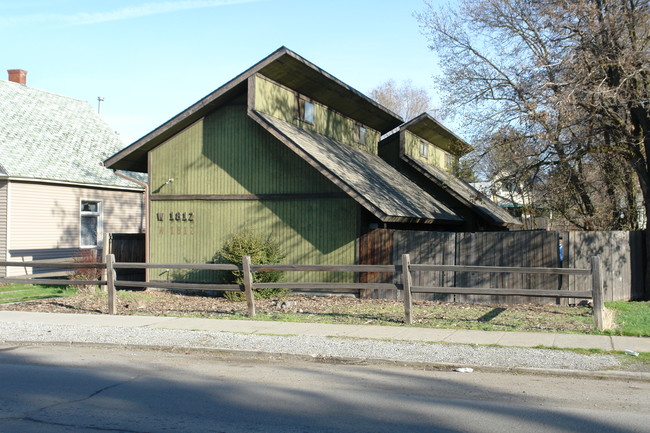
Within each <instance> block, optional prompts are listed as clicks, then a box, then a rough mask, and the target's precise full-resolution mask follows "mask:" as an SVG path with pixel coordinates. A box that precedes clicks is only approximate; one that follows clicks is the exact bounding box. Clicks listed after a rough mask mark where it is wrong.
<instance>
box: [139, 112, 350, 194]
mask: <svg viewBox="0 0 650 433" xmlns="http://www.w3.org/2000/svg"><path fill="white" fill-rule="evenodd" d="M151 158H152V160H151V166H152V169H151V170H150V172H151V189H152V193H153V194H165V195H167V194H175V195H176V194H279V193H309V192H340V190H339V189H338V188H337V187H336V186H335V185H334V184H332V183H331V182H330V181H328V180H327V179H326V178H325V177H323V176H321V175H319V174H318V173H316V172H315V170H314V169H313V168H312V167H311V166H310V165H309V164H307V163H306V162H305V161H303V160H302V159H301V158H300V157H298V156H297V155H296V154H295V153H294V152H293V151H291V150H290V149H288V148H287V147H286V146H285V145H283V144H282V143H280V142H278V141H277V140H275V139H274V138H273V137H272V136H271V135H270V134H269V133H268V132H266V131H264V130H263V129H262V128H261V127H260V126H259V125H257V123H255V122H254V121H253V120H252V119H250V118H249V117H248V116H247V115H246V107H245V106H244V105H233V106H226V107H222V108H221V109H219V110H218V111H216V112H215V113H212V114H210V115H209V116H207V117H205V118H204V119H202V120H201V121H199V122H197V123H195V124H194V125H192V126H190V127H189V128H187V129H185V130H184V131H183V132H181V133H179V134H177V135H176V136H174V137H172V138H171V139H169V140H168V141H167V142H165V143H163V144H161V145H160V146H158V147H157V148H156V149H154V150H153V151H152V152H151ZM168 179H174V180H173V182H171V183H169V184H166V181H167V180H168Z"/></svg>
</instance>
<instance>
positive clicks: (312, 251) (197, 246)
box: [150, 199, 356, 281]
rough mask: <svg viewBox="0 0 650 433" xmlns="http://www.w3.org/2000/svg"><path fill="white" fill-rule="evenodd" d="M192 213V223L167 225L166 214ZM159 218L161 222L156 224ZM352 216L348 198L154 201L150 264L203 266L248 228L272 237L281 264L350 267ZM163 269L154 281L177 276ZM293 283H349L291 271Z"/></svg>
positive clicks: (179, 274)
mask: <svg viewBox="0 0 650 433" xmlns="http://www.w3.org/2000/svg"><path fill="white" fill-rule="evenodd" d="M170 212H171V213H172V215H174V216H175V213H176V212H178V213H181V215H182V213H185V214H186V216H187V215H189V214H190V213H191V214H192V217H191V218H192V220H193V221H182V218H181V220H180V221H176V220H175V218H174V220H171V221H170V218H169V213H170ZM158 214H162V216H163V218H162V221H159V220H158ZM350 215H356V204H355V203H354V202H352V201H351V200H349V199H327V200H322V199H321V200H285V201H280V200H276V201H268V200H267V201H258V200H250V201H248V200H247V201H203V200H192V201H154V202H152V206H151V219H152V221H151V226H150V227H151V261H152V262H158V263H170V262H171V263H174V262H181V263H186V262H187V263H207V262H210V261H211V260H212V259H213V257H214V256H215V254H216V252H217V251H218V250H219V249H220V248H221V246H222V245H223V243H224V242H225V241H226V240H227V239H228V238H229V237H230V236H231V235H232V234H233V233H237V232H239V231H242V230H244V229H251V230H253V231H255V232H257V233H260V234H262V235H264V236H271V237H272V238H273V239H274V240H275V241H277V242H279V244H280V246H281V247H282V248H283V250H284V251H285V252H286V253H287V257H286V259H285V263H307V264H353V263H354V260H355V238H356V225H355V224H353V223H354V221H352V222H351V221H350V218H348V216H350ZM170 272H172V273H171V274H170V273H167V272H166V271H164V270H163V271H161V272H160V273H159V274H158V275H156V271H154V270H152V278H153V279H168V278H174V277H176V278H178V277H182V276H183V275H184V272H179V271H170ZM287 278H288V279H289V278H290V279H291V280H292V281H309V280H311V281H321V280H322V279H329V280H332V279H333V280H337V281H346V280H347V281H350V278H345V277H342V276H336V275H329V274H321V275H314V274H311V275H308V276H306V275H305V274H303V273H295V275H287Z"/></svg>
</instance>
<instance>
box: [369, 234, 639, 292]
mask: <svg viewBox="0 0 650 433" xmlns="http://www.w3.org/2000/svg"><path fill="white" fill-rule="evenodd" d="M560 244H562V250H563V257H562V258H563V260H560V253H559V246H560ZM404 254H409V255H410V256H411V258H412V260H413V261H414V262H417V263H431V264H435V265H454V266H502V267H546V268H567V269H568V268H588V267H589V265H590V260H591V259H590V258H591V257H592V256H599V257H600V258H601V261H602V262H601V263H602V267H603V273H602V278H603V285H604V290H605V300H606V301H615V300H626V301H627V300H635V299H643V298H644V295H645V286H644V263H645V262H644V254H645V252H644V248H643V232H640V231H638V232H574V231H571V232H569V231H567V232H547V231H514V232H480V233H453V232H425V231H406V230H390V229H377V230H373V231H372V232H370V233H368V234H367V235H364V236H363V237H362V238H361V239H360V242H359V257H360V264H366V263H374V264H386V265H387V264H393V263H399V262H400V260H401V257H402V255H404ZM361 278H362V281H363V282H378V283H394V282H396V280H395V275H392V274H390V273H374V274H369V275H362V276H361ZM413 281H414V284H416V285H420V286H425V285H426V286H438V287H457V286H462V287H476V288H479V287H486V288H520V289H541V290H573V291H575V290H581V287H584V286H585V285H587V284H589V281H588V276H584V275H571V274H569V275H566V274H552V275H549V274H538V275H533V274H517V273H476V272H467V273H462V274H461V273H453V272H448V271H443V270H440V271H434V272H418V273H416V274H414V275H413ZM401 295H402V292H400V291H396V290H392V289H384V290H376V291H364V292H362V293H361V296H363V297H373V298H375V297H376V298H388V299H391V298H392V299H399V298H400V297H401ZM416 298H417V299H430V300H440V301H447V302H454V301H457V302H489V303H506V304H512V303H518V302H530V299H529V298H527V297H522V296H519V295H489V296H488V295H473V294H472V295H469V294H459V293H454V294H451V293H435V294H431V293H423V294H419V295H417V296H416ZM553 301H555V299H552V298H538V299H537V301H536V302H538V303H548V302H553ZM573 302H575V300H573V299H570V298H567V299H563V300H562V303H565V304H566V303H573Z"/></svg>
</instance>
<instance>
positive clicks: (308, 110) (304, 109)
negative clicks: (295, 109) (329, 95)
mask: <svg viewBox="0 0 650 433" xmlns="http://www.w3.org/2000/svg"><path fill="white" fill-rule="evenodd" d="M300 120H302V121H303V122H307V123H314V104H313V103H312V102H309V101H307V100H306V99H301V100H300Z"/></svg>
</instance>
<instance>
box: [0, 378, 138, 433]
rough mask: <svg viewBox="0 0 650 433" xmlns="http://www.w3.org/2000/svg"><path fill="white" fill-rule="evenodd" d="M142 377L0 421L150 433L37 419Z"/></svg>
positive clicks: (2, 418)
mask: <svg viewBox="0 0 650 433" xmlns="http://www.w3.org/2000/svg"><path fill="white" fill-rule="evenodd" d="M140 377H141V375H138V376H134V377H131V378H129V379H128V380H123V381H121V382H118V383H114V384H112V385H108V386H105V387H103V388H101V389H98V390H97V391H95V392H93V393H92V394H90V395H88V396H86V397H83V398H78V399H76V400H67V401H60V402H57V403H52V404H50V405H47V406H43V407H40V408H38V409H33V410H30V411H28V412H27V413H25V415H23V416H9V417H0V421H26V422H32V423H36V424H43V425H51V426H59V427H72V428H83V429H86V430H95V431H107V432H109V431H119V432H124V433H149V432H147V431H145V430H128V429H124V428H111V427H99V426H92V425H90V426H89V425H80V424H68V423H61V422H54V421H47V420H43V419H39V418H35V416H36V415H37V414H38V413H39V412H43V411H46V410H48V409H51V408H53V407H57V406H65V405H69V404H75V403H80V402H82V401H87V400H90V399H92V398H94V397H96V396H98V395H99V394H101V393H103V392H105V391H108V390H110V389H113V388H117V387H118V386H121V385H124V384H126V383H130V382H133V381H134V380H138V379H139V378H140Z"/></svg>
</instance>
